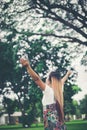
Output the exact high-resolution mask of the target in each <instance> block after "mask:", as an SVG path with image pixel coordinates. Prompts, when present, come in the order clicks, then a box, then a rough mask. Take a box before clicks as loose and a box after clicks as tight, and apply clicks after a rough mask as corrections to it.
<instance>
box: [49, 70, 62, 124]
mask: <svg viewBox="0 0 87 130" xmlns="http://www.w3.org/2000/svg"><path fill="white" fill-rule="evenodd" d="M49 81H50V82H51V84H52V88H53V90H54V96H55V99H56V106H57V111H58V114H59V120H60V121H62V122H63V121H64V112H63V90H62V81H61V76H60V73H59V72H56V71H53V72H51V73H50V75H49Z"/></svg>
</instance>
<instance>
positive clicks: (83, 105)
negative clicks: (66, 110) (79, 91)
mask: <svg viewBox="0 0 87 130" xmlns="http://www.w3.org/2000/svg"><path fill="white" fill-rule="evenodd" d="M80 110H81V113H82V114H86V116H85V119H87V95H85V97H84V99H82V100H81V101H80Z"/></svg>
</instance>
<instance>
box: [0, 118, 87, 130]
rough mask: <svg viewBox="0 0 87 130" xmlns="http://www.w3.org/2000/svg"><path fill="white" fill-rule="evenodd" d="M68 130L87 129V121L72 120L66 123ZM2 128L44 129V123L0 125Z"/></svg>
mask: <svg viewBox="0 0 87 130" xmlns="http://www.w3.org/2000/svg"><path fill="white" fill-rule="evenodd" d="M66 125H67V130H87V121H81V120H77V121H70V122H67V123H66ZM0 130H44V127H43V124H39V125H38V126H36V125H32V127H31V128H22V126H21V125H10V126H9V125H8V126H0Z"/></svg>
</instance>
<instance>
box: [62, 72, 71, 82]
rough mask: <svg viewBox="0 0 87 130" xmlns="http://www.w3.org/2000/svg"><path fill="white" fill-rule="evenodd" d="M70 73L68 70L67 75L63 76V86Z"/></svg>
mask: <svg viewBox="0 0 87 130" xmlns="http://www.w3.org/2000/svg"><path fill="white" fill-rule="evenodd" d="M71 73H72V72H71V71H70V70H68V71H67V73H66V74H65V76H64V77H63V78H62V82H63V84H64V83H65V81H66V80H67V79H68V77H69V76H70V75H71Z"/></svg>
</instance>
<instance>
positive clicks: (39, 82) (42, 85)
mask: <svg viewBox="0 0 87 130" xmlns="http://www.w3.org/2000/svg"><path fill="white" fill-rule="evenodd" d="M20 63H21V64H22V66H24V67H25V68H26V69H27V72H28V73H29V75H30V76H31V77H32V79H33V80H34V81H35V83H36V84H37V85H38V86H40V88H41V89H42V90H44V89H45V83H44V82H43V81H42V80H41V78H40V77H39V75H38V74H37V73H36V72H35V71H34V70H33V69H32V68H31V66H30V64H29V61H28V60H27V59H24V58H21V59H20Z"/></svg>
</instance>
